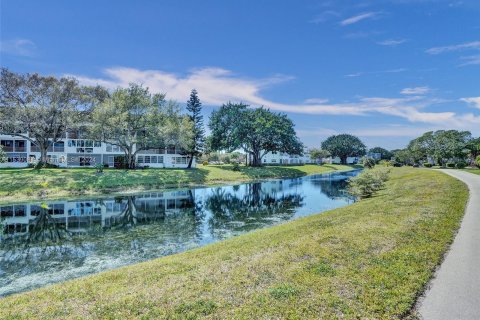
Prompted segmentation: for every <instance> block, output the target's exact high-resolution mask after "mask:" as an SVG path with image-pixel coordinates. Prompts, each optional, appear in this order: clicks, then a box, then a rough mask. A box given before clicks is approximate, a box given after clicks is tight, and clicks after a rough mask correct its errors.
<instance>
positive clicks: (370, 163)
mask: <svg viewBox="0 0 480 320" xmlns="http://www.w3.org/2000/svg"><path fill="white" fill-rule="evenodd" d="M375 164H376V163H375V160H374V159H372V158H369V157H365V158H364V159H363V166H364V167H365V168H368V169H372V168H373V167H375Z"/></svg>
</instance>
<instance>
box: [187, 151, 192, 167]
mask: <svg viewBox="0 0 480 320" xmlns="http://www.w3.org/2000/svg"><path fill="white" fill-rule="evenodd" d="M192 163H193V154H191V155H190V160H188V166H187V169H190V168H191V167H192Z"/></svg>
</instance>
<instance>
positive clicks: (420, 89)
mask: <svg viewBox="0 0 480 320" xmlns="http://www.w3.org/2000/svg"><path fill="white" fill-rule="evenodd" d="M431 90H432V89H430V88H429V87H428V86H423V87H414V88H404V89H402V91H400V93H401V94H426V93H429V92H430V91H431Z"/></svg>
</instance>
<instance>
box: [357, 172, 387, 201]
mask: <svg viewBox="0 0 480 320" xmlns="http://www.w3.org/2000/svg"><path fill="white" fill-rule="evenodd" d="M389 173H390V169H387V168H376V169H369V170H365V171H363V172H362V173H360V174H359V175H358V176H356V177H353V178H350V179H349V186H348V187H349V192H350V193H351V194H352V195H354V196H356V197H358V198H360V199H363V198H370V197H371V196H372V195H373V194H374V193H375V192H377V191H379V190H380V189H382V188H383V187H384V186H385V182H386V181H387V180H388V175H389Z"/></svg>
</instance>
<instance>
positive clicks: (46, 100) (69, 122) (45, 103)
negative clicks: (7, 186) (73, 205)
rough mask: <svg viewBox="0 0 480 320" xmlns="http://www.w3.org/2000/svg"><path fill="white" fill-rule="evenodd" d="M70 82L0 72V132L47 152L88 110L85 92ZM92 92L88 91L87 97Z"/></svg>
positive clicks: (42, 156) (44, 155) (43, 159)
mask: <svg viewBox="0 0 480 320" xmlns="http://www.w3.org/2000/svg"><path fill="white" fill-rule="evenodd" d="M83 89H84V88H82V87H81V86H79V84H78V82H77V80H75V79H72V78H60V79H57V78H55V77H42V76H40V75H38V74H36V73H34V74H25V75H22V74H17V73H13V72H10V71H9V70H8V69H5V68H3V69H2V70H1V74H0V132H1V133H4V134H9V135H13V136H17V137H21V138H24V139H26V140H28V141H30V142H31V143H32V144H33V145H35V146H37V147H38V149H39V150H40V161H41V162H42V163H46V162H47V149H48V147H49V146H50V145H52V144H53V143H55V142H57V141H59V140H60V139H62V138H64V137H65V132H66V130H67V129H70V128H73V127H75V126H76V124H77V123H79V122H80V112H81V111H82V110H85V109H86V108H88V103H87V102H88V99H86V93H87V91H84V90H83ZM92 92H94V90H91V91H90V93H92Z"/></svg>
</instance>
